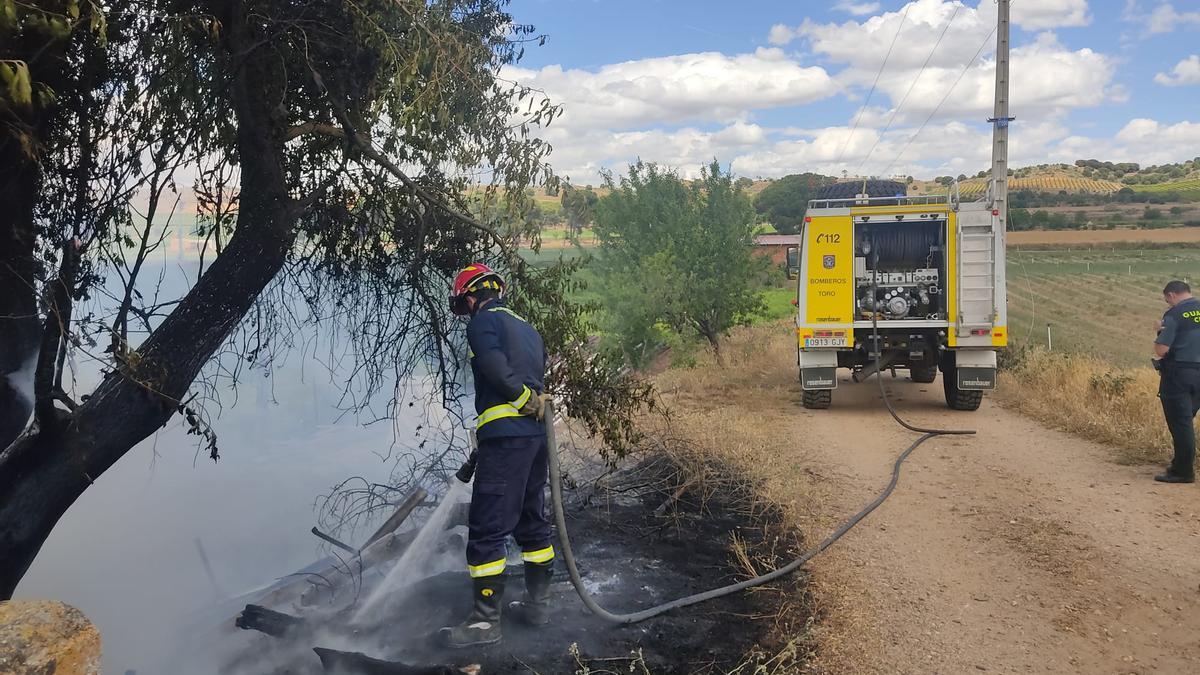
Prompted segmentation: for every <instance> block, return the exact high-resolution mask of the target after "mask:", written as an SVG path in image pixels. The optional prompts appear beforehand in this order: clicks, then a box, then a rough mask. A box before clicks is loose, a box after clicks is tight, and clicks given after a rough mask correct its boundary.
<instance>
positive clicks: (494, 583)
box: [438, 574, 504, 649]
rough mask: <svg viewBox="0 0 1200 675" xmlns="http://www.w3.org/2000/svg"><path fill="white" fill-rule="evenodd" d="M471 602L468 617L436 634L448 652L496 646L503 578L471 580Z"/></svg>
mask: <svg viewBox="0 0 1200 675" xmlns="http://www.w3.org/2000/svg"><path fill="white" fill-rule="evenodd" d="M471 583H472V586H474V601H473V604H472V606H471V615H470V616H468V617H467V620H466V621H464V622H462V623H460V624H459V625H457V626H449V627H446V628H443V629H441V630H440V631H438V637H439V638H440V640H441V642H442V644H443V645H445V646H447V647H450V648H452V649H462V648H464V647H477V646H480V645H491V644H496V643H497V642H499V641H500V637H501V635H500V607H501V606H502V605H501V602H502V601H503V599H504V575H502V574H497V575H495V576H490V577H481V578H478V579H472V580H471Z"/></svg>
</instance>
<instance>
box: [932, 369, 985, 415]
mask: <svg viewBox="0 0 1200 675" xmlns="http://www.w3.org/2000/svg"><path fill="white" fill-rule="evenodd" d="M942 388H943V389H945V391H946V405H948V406H950V409H951V410H979V404H980V403H982V402H983V392H982V391H973V390H967V389H959V388H958V373H956V372H954V369H953V368H951V369H950V370H948V371H945V372H943V373H942Z"/></svg>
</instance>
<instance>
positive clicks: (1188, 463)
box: [1155, 298, 1200, 478]
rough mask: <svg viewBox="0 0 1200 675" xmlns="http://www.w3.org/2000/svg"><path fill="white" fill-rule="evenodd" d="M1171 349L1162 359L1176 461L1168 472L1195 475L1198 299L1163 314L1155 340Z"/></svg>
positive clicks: (1199, 401) (1199, 403) (1162, 391)
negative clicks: (1161, 326) (1194, 419)
mask: <svg viewBox="0 0 1200 675" xmlns="http://www.w3.org/2000/svg"><path fill="white" fill-rule="evenodd" d="M1155 342H1157V343H1158V344H1160V345H1166V346H1167V347H1170V351H1168V352H1167V355H1166V356H1164V357H1163V359H1162V380H1161V382H1160V383H1159V388H1158V396H1159V398H1160V399H1162V407H1163V414H1164V415H1165V416H1166V418H1167V428H1168V429H1170V431H1171V438H1172V439H1173V440H1174V442H1175V459H1174V461H1173V462H1172V463H1171V468H1170V469H1169V473H1170V474H1172V475H1174V476H1181V477H1187V478H1191V477H1193V476H1194V475H1195V469H1194V465H1195V461H1196V430H1195V427H1194V425H1193V418H1194V417H1195V416H1196V413H1197V412H1200V300H1198V299H1196V298H1188V299H1187V300H1184V301H1182V302H1180V303H1178V304H1176V305H1175V306H1174V307H1172V308H1171V309H1169V310H1167V313H1166V314H1164V315H1163V328H1162V330H1161V331H1160V332H1159V334H1158V338H1157V339H1156V340H1155Z"/></svg>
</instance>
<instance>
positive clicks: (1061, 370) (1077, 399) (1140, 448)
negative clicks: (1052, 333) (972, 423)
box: [999, 349, 1171, 464]
mask: <svg viewBox="0 0 1200 675" xmlns="http://www.w3.org/2000/svg"><path fill="white" fill-rule="evenodd" d="M1000 380H1001V386H1000V389H999V396H1000V398H1001V400H1002V401H1003V402H1004V403H1005V404H1006V405H1008V406H1009V407H1012V408H1015V409H1017V410H1019V411H1021V412H1022V413H1024V414H1026V415H1029V416H1030V417H1033V418H1036V419H1038V420H1041V421H1042V422H1045V423H1046V424H1049V425H1051V426H1054V427H1057V428H1060V429H1063V430H1065V431H1069V432H1071V433H1075V434H1078V435H1080V436H1083V437H1085V438H1090V439H1092V440H1094V441H1099V442H1101V443H1105V444H1107V445H1110V446H1112V447H1113V448H1114V449H1115V450H1116V452H1117V459H1118V460H1119V461H1121V462H1123V463H1128V464H1141V463H1162V462H1164V461H1167V460H1169V459H1170V457H1171V437H1170V435H1169V434H1168V433H1167V427H1166V424H1165V423H1164V422H1163V416H1162V408H1161V407H1160V404H1159V401H1158V374H1157V373H1155V372H1154V371H1153V370H1151V369H1150V368H1149V367H1146V368H1115V367H1113V366H1112V364H1110V363H1108V362H1106V361H1102V360H1100V359H1096V358H1092V357H1088V356H1076V355H1067V354H1055V353H1050V352H1046V351H1044V350H1040V349H1039V350H1032V351H1030V352H1028V353H1027V354H1025V355H1024V356H1023V357H1022V358H1020V359H1019V360H1018V362H1017V364H1016V366H1015V367H1014V368H1013V369H1011V370H1009V371H1008V372H1004V373H1002V374H1001V376H1000Z"/></svg>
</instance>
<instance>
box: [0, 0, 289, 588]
mask: <svg viewBox="0 0 1200 675" xmlns="http://www.w3.org/2000/svg"><path fill="white" fill-rule="evenodd" d="M221 18H222V19H223V23H224V24H225V25H226V26H227V27H228V28H227V32H226V33H225V39H226V44H225V47H226V49H227V51H228V53H229V54H234V55H237V56H236V57H235V58H236V62H237V64H238V67H237V70H236V71H234V72H231V73H230V77H231V80H232V82H231V85H230V88H229V92H230V102H231V104H232V108H233V111H234V113H235V115H236V118H237V122H238V136H237V145H238V156H239V158H240V161H241V166H242V185H241V194H242V200H241V210H240V212H239V214H238V226H237V228H236V230H235V232H234V234H233V236H232V237H231V238H230V239H229V241H228V242H226V245H225V250H224V251H223V252H222V254H221V255H220V256H219V257H217V259H216V260H215V261H213V264H212V265H211V266H210V267H209V268H208V270H206V271H205V273H204V275H203V276H202V277H201V278H200V279H199V281H198V282H197V283H196V286H195V287H194V288H192V290H191V291H190V292H189V293H188V294H187V295H186V296H184V298H183V299H182V300H181V302H180V303H179V304H178V305H177V306H176V308H175V310H174V311H172V312H171V314H170V315H169V316H167V317H166V319H165V320H164V321H163V323H162V324H161V325H160V326H159V327H158V328H157V329H156V330H155V331H154V332H153V333H152V334H151V335H150V336H149V337H148V338H147V339H146V341H145V342H144V343H143V344H142V346H141V347H140V348H139V349H138V350H137V351H136V352H134V353H133V354H132V355H131V356H130V358H129V359H128V361H127V363H126V364H124V365H123V366H122V367H120V368H119V369H117V370H114V371H113V372H111V373H109V374H108V375H107V376H106V377H105V379H104V380H103V381H102V382H101V383H100V385H99V386H98V387H97V388H96V391H95V392H94V393H93V394H92V396H91V397H90V398H88V399H87V400H86V401H85V402H84V403H82V404H81V405H80V406H79V407H78V408H77V409H76V410H75V411H74V412H73V413H71V414H69V415H67V414H65V413H64V414H63V415H62V419H61V420H60V421H59V422H58V423H53V424H39V425H37V426H35V427H31V428H30V429H29V431H28V432H26V434H25V435H23V436H21V437H19V438H18V439H17V440H16V441H15V442H13V443H12V444H11V445H9V446H8V447H7V448H5V449H4V450H3V451H2V452H0V560H3V561H4V564H3V565H0V599H7V598H9V597H11V596H12V594H13V591H14V590H15V589H16V586H17V583H18V582H19V581H20V579H21V577H22V576H23V575H24V574H25V571H26V570H28V569H29V565H30V564H31V563H32V562H33V559H34V557H35V556H36V555H37V553H38V551H39V550H40V549H41V547H42V544H43V543H44V542H45V540H46V538H47V537H48V536H49V535H50V531H51V530H52V529H53V528H54V526H55V524H56V523H57V522H58V520H59V518H61V517H62V515H63V514H64V513H66V510H67V509H68V508H69V507H70V506H71V504H72V503H74V501H75V500H76V499H77V498H78V497H79V496H80V495H81V494H83V491H84V490H86V489H87V487H88V486H89V485H91V483H92V481H94V480H95V479H97V478H98V477H99V476H100V475H101V474H102V473H104V471H106V470H107V469H108V468H109V467H110V466H112V465H113V463H115V462H116V461H117V460H118V459H120V458H121V457H122V456H123V455H124V454H125V453H126V452H128V451H129V450H130V449H131V448H133V446H134V445H136V444H137V443H139V442H140V441H142V440H143V439H145V438H147V437H149V436H150V435H151V434H153V433H154V432H155V431H156V430H157V429H159V428H161V427H162V426H163V425H164V424H165V423H166V422H167V420H168V419H170V417H171V415H172V414H174V412H175V411H176V410H177V409H178V407H179V405H180V401H181V400H182V399H183V398H184V397H185V396H186V394H187V391H188V389H189V388H190V387H191V384H192V381H193V380H194V379H195V378H196V376H197V374H199V372H200V369H201V368H202V367H203V366H204V364H205V363H206V362H207V361H208V360H209V359H210V358H211V357H212V355H213V353H215V352H216V350H217V349H218V348H219V347H220V346H221V344H222V343H223V342H224V341H225V340H226V338H228V336H229V335H230V333H232V332H233V330H234V328H235V327H236V326H237V324H238V323H239V322H240V321H241V320H242V317H243V316H244V315H245V314H246V312H247V311H248V310H249V308H250V307H251V306H252V305H253V303H254V301H255V300H256V299H257V298H258V296H259V294H260V293H261V292H262V290H263V289H264V288H265V287H266V285H267V284H268V283H270V281H271V280H272V279H273V278H274V277H275V275H276V274H277V273H278V272H279V270H280V269H281V268H282V267H283V265H284V263H285V262H286V260H287V256H288V253H289V251H290V250H291V247H292V245H293V243H294V242H295V237H296V233H295V228H294V223H295V220H296V219H297V217H298V216H299V213H298V211H297V209H296V207H295V205H294V202H293V201H292V200H291V199H290V198H289V197H288V194H287V188H286V184H285V180H284V174H283V169H282V156H283V144H282V141H281V140H280V139H282V138H283V132H284V127H285V125H284V124H283V121H282V120H279V119H276V118H275V117H274V116H273V114H274V113H273V106H274V104H273V103H272V102H274V101H278V100H280V98H281V96H280V90H281V83H280V82H279V76H278V73H279V72H280V71H281V70H282V68H280V67H279V64H277V63H274V58H275V57H274V55H273V53H272V51H271V50H270V49H269V47H263V46H258V47H257V48H255V47H252V45H256V44H261V43H260V42H259V40H260V38H259V36H256V35H253V34H252V32H251V31H252V29H251V28H250V25H249V21H248V20H247V19H246V18H245V17H242V16H232V17H221ZM229 61H230V62H232V61H234V58H230V59H229ZM231 67H232V66H231ZM81 555H83V557H85V558H86V554H81Z"/></svg>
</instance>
